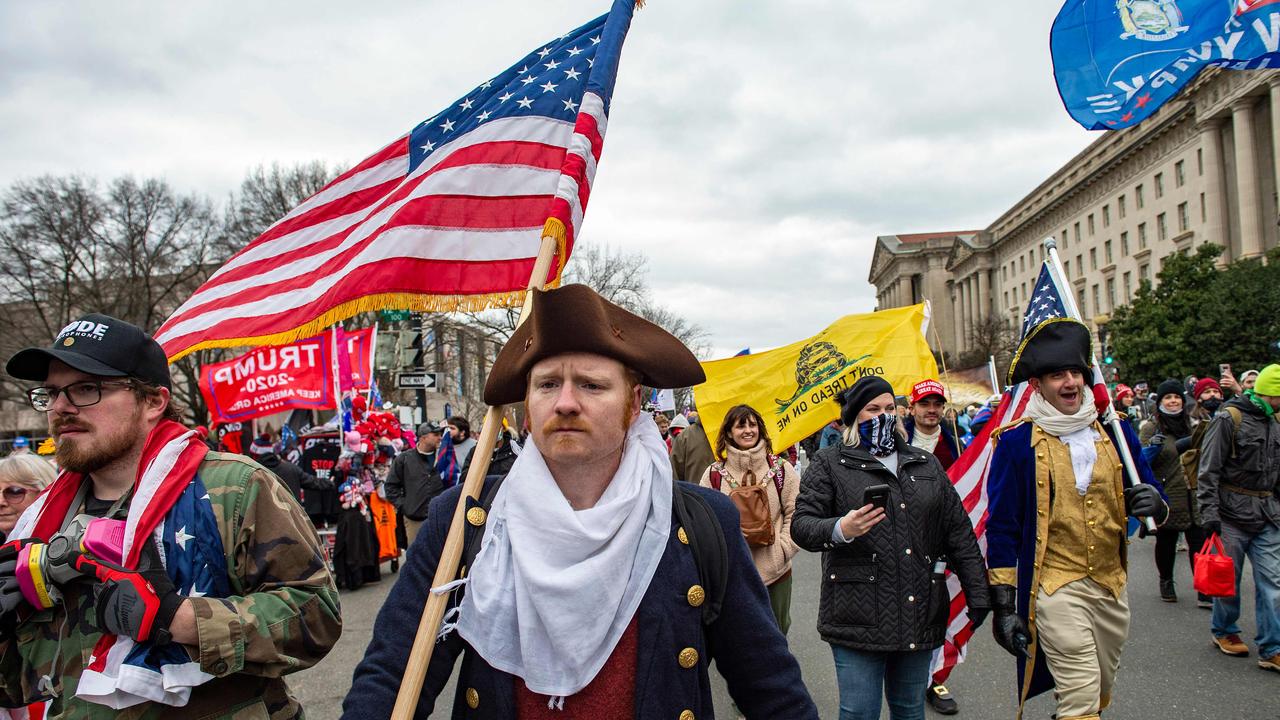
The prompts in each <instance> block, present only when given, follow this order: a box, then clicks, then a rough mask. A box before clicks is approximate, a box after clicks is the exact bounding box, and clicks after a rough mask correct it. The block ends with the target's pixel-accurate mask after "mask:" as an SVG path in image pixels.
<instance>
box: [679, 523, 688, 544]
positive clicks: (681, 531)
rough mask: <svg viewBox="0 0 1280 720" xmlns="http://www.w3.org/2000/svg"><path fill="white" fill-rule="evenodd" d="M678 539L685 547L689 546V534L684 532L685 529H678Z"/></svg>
mask: <svg viewBox="0 0 1280 720" xmlns="http://www.w3.org/2000/svg"><path fill="white" fill-rule="evenodd" d="M676 537H677V538H679V539H680V542H682V543H684V544H685V545H688V544H689V534H688V533H686V532H685V531H684V528H682V527H681V528H676Z"/></svg>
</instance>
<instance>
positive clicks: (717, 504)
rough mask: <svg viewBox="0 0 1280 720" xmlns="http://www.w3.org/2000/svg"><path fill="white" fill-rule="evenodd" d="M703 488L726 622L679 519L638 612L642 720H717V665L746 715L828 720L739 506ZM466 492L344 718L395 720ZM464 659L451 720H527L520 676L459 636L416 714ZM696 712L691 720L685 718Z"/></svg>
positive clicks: (441, 658)
mask: <svg viewBox="0 0 1280 720" xmlns="http://www.w3.org/2000/svg"><path fill="white" fill-rule="evenodd" d="M695 490H696V491H698V492H699V493H700V494H701V495H702V496H703V497H704V498H705V499H706V500H707V502H708V503H709V504H710V506H711V508H712V510H714V512H715V514H716V518H717V519H718V520H719V522H720V526H721V528H722V529H723V530H724V535H725V541H726V543H725V544H726V546H727V550H728V566H729V572H728V578H727V581H726V584H725V593H724V605H723V608H722V610H721V613H720V617H719V618H718V619H717V620H716V621H715V622H713V623H711V624H710V625H707V626H704V625H703V623H702V616H701V611H700V610H699V609H698V608H696V607H692V606H691V605H690V604H689V601H688V591H689V588H690V586H692V585H694V584H697V583H699V582H700V580H699V576H698V570H697V567H696V566H695V564H694V558H693V552H692V551H691V550H690V548H689V546H688V545H685V544H683V543H681V542H680V541H679V539H678V537H677V533H676V528H677V527H678V525H677V523H676V521H675V518H674V513H673V518H672V525H671V536H670V538H669V540H668V541H667V548H666V552H665V554H664V555H663V556H662V560H661V562H660V564H659V566H658V572H657V573H655V574H654V577H653V580H652V581H651V582H650V583H649V589H648V590H647V591H646V593H645V596H644V599H643V600H642V601H641V603H640V607H639V609H638V610H637V611H636V621H637V623H638V627H637V630H638V638H639V646H638V647H637V650H636V678H635V698H636V700H635V702H636V707H635V718H636V720H651V719H652V720H677V718H682V717H683V718H695V719H701V718H708V719H709V718H712V717H714V716H715V712H714V710H713V708H712V699H711V682H710V678H709V677H708V674H707V671H708V668H709V667H710V664H711V661H712V660H715V662H716V669H717V671H718V672H719V673H720V674H721V676H723V677H724V678H725V681H726V683H727V684H728V687H729V693H730V695H732V696H733V698H734V701H735V702H736V703H737V705H738V707H739V708H740V712H743V713H744V714H745V715H746V716H747V717H749V718H779V719H783V720H785V719H790V718H795V719H796V720H817V718H818V711H817V708H816V707H815V706H814V704H813V701H812V700H811V699H810V698H809V694H808V691H807V690H806V689H805V686H804V682H803V680H802V679H801V677H800V666H799V664H798V663H797V662H796V660H795V658H794V657H793V656H792V655H791V652H790V650H789V649H788V648H787V640H786V637H784V636H783V635H782V633H781V632H780V631H779V630H778V627H777V621H776V620H774V617H773V612H772V611H771V610H770V607H769V596H768V593H767V591H766V590H765V587H764V584H763V583H762V582H761V581H760V575H759V573H757V572H756V568H755V565H754V564H753V563H752V561H751V554H750V552H749V551H748V549H747V544H746V542H745V541H744V540H743V539H742V532H741V530H740V529H739V527H738V512H737V510H736V509H735V508H734V506H733V504H732V502H731V501H730V500H729V499H728V497H726V496H725V495H722V494H721V493H718V492H715V491H713V490H711V489H709V488H700V487H699V488H695ZM461 494H462V488H461V487H454V488H451V489H449V490H448V491H446V492H445V493H443V494H442V495H440V496H439V497H437V498H436V499H435V500H433V501H432V502H431V509H430V512H429V514H428V516H427V520H426V523H425V524H424V526H423V527H422V530H421V532H420V533H419V535H418V538H417V539H416V540H415V541H414V544H413V547H412V548H411V549H410V550H409V554H408V561H407V562H406V564H405V566H404V567H403V568H402V569H401V571H400V577H399V579H398V580H397V581H396V584H395V587H393V588H392V589H391V593H390V594H389V595H388V596H387V600H386V603H385V604H384V605H383V606H382V610H381V611H380V612H379V613H378V619H377V622H376V623H375V624H374V628H373V639H372V641H371V642H370V643H369V647H368V649H367V650H366V651H365V656H364V659H363V660H361V662H360V664H359V666H357V667H356V670H355V677H354V679H353V682H352V685H351V691H350V692H349V693H348V694H347V697H346V700H345V701H344V702H343V715H342V717H343V718H344V719H346V720H366V719H367V720H373V719H374V718H377V719H378V720H385V718H388V717H390V716H391V709H392V707H393V706H394V705H395V699H396V693H397V691H398V690H399V688H400V679H401V677H402V676H403V674H404V668H405V664H406V662H407V660H408V656H409V648H410V646H412V644H413V636H414V633H415V632H416V631H417V628H418V621H419V619H420V617H421V615H422V608H423V606H424V605H425V604H426V600H427V593H428V588H429V587H430V586H431V582H432V579H433V577H434V576H435V571H436V566H437V564H438V563H439V558H440V553H441V551H442V550H443V548H444V542H445V537H446V536H447V535H448V532H449V523H450V521H451V520H452V519H453V510H454V508H455V507H456V505H457V502H458V498H459V497H460V496H461ZM482 496H483V494H482ZM686 647H692V648H695V649H696V650H697V651H698V657H699V660H698V663H697V665H696V666H695V667H694V668H692V669H684V668H682V667H681V666H680V664H679V663H678V661H677V656H678V654H679V653H680V651H681V650H682V649H684V648H686ZM460 654H461V655H463V659H462V670H461V675H460V677H459V680H458V690H457V694H456V697H455V699H454V705H453V713H452V717H453V718H495V719H496V718H504V719H505V718H514V717H516V710H515V684H514V682H515V678H514V677H513V676H512V675H509V674H507V673H503V672H499V671H498V670H495V669H493V668H492V667H490V666H489V665H488V663H486V662H485V661H484V659H483V658H481V657H480V656H479V655H478V654H476V653H475V652H474V651H472V650H471V649H470V647H469V646H467V644H466V643H465V642H464V641H463V640H462V639H461V638H459V637H458V634H457V633H456V632H455V633H452V634H450V635H449V636H448V637H447V638H446V639H445V640H443V641H441V642H439V643H437V645H436V647H435V650H434V652H433V654H432V657H431V664H430V666H429V667H428V670H427V679H426V683H425V685H424V687H423V688H422V696H421V699H420V700H419V702H418V708H417V712H416V713H415V715H414V717H415V718H426V717H427V716H429V715H430V714H431V711H432V709H433V708H434V706H435V701H436V697H437V696H438V695H439V694H440V692H441V691H442V690H443V689H444V686H445V684H446V683H447V682H448V680H449V676H450V674H451V673H452V672H453V666H454V663H455V662H456V660H457V658H458V655H460ZM468 689H471V690H474V691H475V694H474V695H473V696H472V698H473V699H474V700H476V701H477V702H475V707H474V708H472V707H470V706H469V703H468V702H467V698H466V692H467V690H468ZM686 712H688V713H690V714H683V713H686Z"/></svg>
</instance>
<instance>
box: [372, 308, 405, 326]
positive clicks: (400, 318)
mask: <svg viewBox="0 0 1280 720" xmlns="http://www.w3.org/2000/svg"><path fill="white" fill-rule="evenodd" d="M378 315H380V316H381V317H382V322H388V323H393V322H404V321H405V320H408V319H409V311H408V310H379V311H378Z"/></svg>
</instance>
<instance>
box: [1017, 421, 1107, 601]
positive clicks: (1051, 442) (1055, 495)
mask: <svg viewBox="0 0 1280 720" xmlns="http://www.w3.org/2000/svg"><path fill="white" fill-rule="evenodd" d="M1094 427H1095V429H1097V428H1098V426H1097V425H1096V424H1095V425H1094ZM1098 432H1099V434H1100V435H1101V437H1100V438H1099V439H1098V440H1097V441H1096V442H1095V443H1094V446H1095V447H1096V448H1097V451H1098V459H1097V460H1096V461H1095V462H1094V464H1093V479H1092V481H1090V483H1089V490H1088V491H1087V492H1085V494H1084V495H1081V494H1080V491H1079V490H1077V489H1076V475H1075V470H1074V469H1073V468H1072V466H1071V450H1070V448H1068V447H1067V444H1066V443H1064V442H1062V441H1061V440H1059V439H1057V438H1053V437H1050V438H1049V439H1048V442H1045V443H1043V445H1042V447H1044V448H1045V449H1046V450H1047V452H1048V455H1049V457H1048V458H1043V459H1041V458H1037V464H1040V463H1045V464H1046V465H1047V469H1048V474H1049V478H1048V481H1049V482H1050V483H1051V487H1052V495H1051V500H1050V505H1049V529H1048V535H1049V537H1048V540H1047V542H1046V541H1045V540H1044V538H1043V537H1041V538H1039V540H1040V541H1041V542H1044V559H1043V561H1042V562H1041V566H1040V587H1042V588H1044V591H1045V594H1047V595H1052V594H1053V593H1054V592H1055V591H1057V589H1058V588H1060V587H1062V586H1063V585H1066V584H1067V583H1070V582H1073V581H1075V580H1080V579H1082V578H1086V577H1087V578H1092V579H1093V581H1094V582H1096V583H1098V584H1099V585H1101V586H1102V587H1104V588H1106V589H1107V590H1109V591H1110V592H1111V594H1112V596H1114V597H1119V596H1120V593H1121V591H1123V590H1124V586H1125V580H1126V572H1125V567H1126V565H1127V562H1126V561H1127V557H1126V552H1127V547H1126V544H1127V538H1126V533H1125V530H1126V524H1127V521H1126V518H1125V514H1124V483H1123V477H1124V470H1123V466H1122V465H1121V464H1120V456H1119V455H1118V454H1117V453H1116V449H1115V447H1114V446H1113V445H1112V444H1111V439H1110V438H1109V437H1108V436H1107V434H1106V433H1105V432H1102V431H1101V430H1100V429H1099V430H1098ZM1036 474H1037V475H1038V476H1041V477H1043V470H1042V468H1037V473H1036Z"/></svg>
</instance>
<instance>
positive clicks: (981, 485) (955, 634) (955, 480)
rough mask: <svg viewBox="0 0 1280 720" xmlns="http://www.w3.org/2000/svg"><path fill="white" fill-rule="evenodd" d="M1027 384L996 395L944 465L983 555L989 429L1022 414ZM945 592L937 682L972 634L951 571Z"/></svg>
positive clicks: (961, 654)
mask: <svg viewBox="0 0 1280 720" xmlns="http://www.w3.org/2000/svg"><path fill="white" fill-rule="evenodd" d="M1030 395H1031V392H1030V388H1028V387H1027V384H1026V383H1021V384H1019V385H1017V386H1016V387H1014V388H1012V389H1011V390H1010V391H1008V392H1006V393H1005V394H1004V397H1003V398H1001V399H1000V407H998V408H996V411H995V413H993V414H992V416H991V420H990V421H989V422H987V424H986V425H985V426H984V427H983V428H982V432H981V433H979V434H978V436H977V437H975V438H974V439H973V442H971V443H970V444H969V447H967V448H965V451H964V452H963V453H961V454H960V458H959V459H958V460H956V461H955V463H953V464H952V465H951V467H950V468H948V469H947V476H948V477H949V478H951V484H952V485H954V486H955V488H956V492H957V493H959V495H960V499H961V501H962V502H963V503H964V509H965V512H966V513H968V515H969V522H970V523H971V524H972V525H973V532H974V534H976V535H977V536H978V548H979V549H980V550H981V551H982V555H983V557H986V554H987V476H988V474H989V473H990V470H991V456H992V455H993V454H994V452H995V447H994V445H992V443H991V433H992V431H993V430H995V429H997V428H999V427H1001V426H1003V425H1008V424H1009V423H1011V422H1014V421H1015V420H1017V419H1018V418H1020V417H1022V414H1023V412H1024V411H1025V410H1026V407H1027V399H1028V398H1029V397H1030ZM947 593H948V595H949V596H950V598H951V608H950V615H949V617H948V618H947V635H946V638H945V639H944V640H943V642H942V647H940V648H938V649H937V650H936V651H935V652H934V654H933V664H932V666H931V667H930V670H931V671H932V672H933V679H934V682H938V683H941V682H943V681H945V680H946V679H947V676H948V675H950V674H951V668H953V667H955V666H956V664H957V663H961V662H963V661H964V656H965V645H966V644H967V643H968V642H969V638H970V637H971V636H972V635H973V628H972V627H971V625H970V623H969V609H968V607H967V606H966V605H965V600H964V591H963V590H962V589H961V588H960V580H959V578H957V577H956V575H955V573H952V572H948V573H947Z"/></svg>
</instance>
